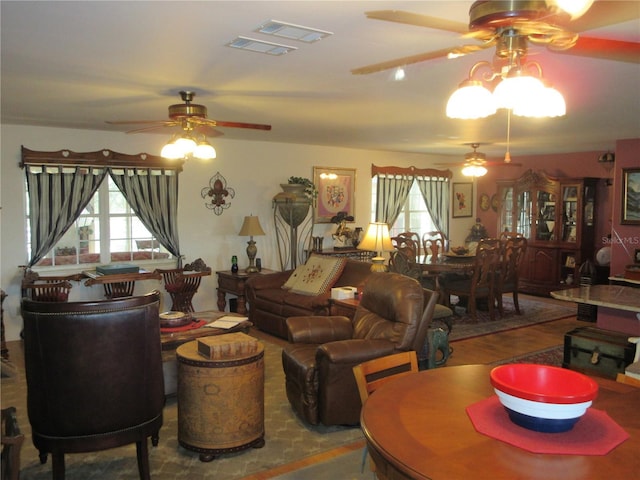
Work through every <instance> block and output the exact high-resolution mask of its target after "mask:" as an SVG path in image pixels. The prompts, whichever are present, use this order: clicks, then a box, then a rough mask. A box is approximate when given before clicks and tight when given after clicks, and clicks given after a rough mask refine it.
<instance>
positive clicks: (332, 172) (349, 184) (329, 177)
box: [313, 167, 356, 223]
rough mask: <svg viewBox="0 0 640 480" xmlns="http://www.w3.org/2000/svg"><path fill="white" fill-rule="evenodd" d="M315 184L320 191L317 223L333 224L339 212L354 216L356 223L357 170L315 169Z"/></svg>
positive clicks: (317, 205) (316, 214) (317, 203)
mask: <svg viewBox="0 0 640 480" xmlns="http://www.w3.org/2000/svg"><path fill="white" fill-rule="evenodd" d="M313 183H314V184H315V186H316V188H317V189H318V201H317V202H316V207H315V209H316V211H315V222H316V223H331V218H332V217H334V216H335V215H337V214H338V212H345V214H346V215H351V216H353V219H354V221H355V215H356V170H355V168H334V167H313Z"/></svg>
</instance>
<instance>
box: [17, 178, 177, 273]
mask: <svg viewBox="0 0 640 480" xmlns="http://www.w3.org/2000/svg"><path fill="white" fill-rule="evenodd" d="M27 205H29V202H27ZM27 208H28V207H27ZM28 215H29V213H27V217H28ZM29 228H30V227H29V222H28V221H27V229H29ZM30 238H31V235H30V231H28V232H27V239H28V241H30ZM28 250H29V256H30V257H31V244H29V245H28ZM170 257H171V255H170V254H169V253H168V252H167V250H166V249H164V248H163V247H162V246H161V245H160V242H158V240H157V239H156V238H154V236H153V235H152V234H151V233H150V232H149V230H147V228H145V226H144V225H143V224H142V222H141V221H140V219H139V218H138V217H137V216H136V215H135V213H134V212H133V210H132V209H131V206H130V205H129V203H128V202H127V201H126V199H125V197H124V195H123V194H122V192H121V191H120V190H119V189H118V187H117V186H116V184H115V183H114V181H113V180H112V178H111V177H110V176H107V177H106V178H105V181H104V182H102V185H101V186H100V187H99V189H98V191H97V192H96V193H95V195H94V196H93V198H92V199H91V201H90V202H89V204H88V205H87V206H86V208H85V209H84V210H83V211H82V213H81V214H80V216H79V217H78V218H77V219H76V221H75V222H74V225H73V226H72V227H71V228H69V229H68V230H67V231H66V233H65V234H64V236H63V237H62V238H61V239H60V240H59V241H58V242H57V243H56V245H55V246H54V247H53V248H52V249H51V251H49V253H48V254H47V255H46V256H45V257H44V258H42V259H41V260H40V261H39V262H38V263H36V265H35V266H36V267H42V266H62V265H66V266H68V265H86V264H104V263H111V262H113V263H117V262H132V261H136V262H140V261H153V260H166V259H168V258H170Z"/></svg>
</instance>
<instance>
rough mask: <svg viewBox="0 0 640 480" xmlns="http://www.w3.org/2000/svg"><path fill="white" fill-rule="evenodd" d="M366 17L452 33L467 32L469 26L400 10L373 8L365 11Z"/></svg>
mask: <svg viewBox="0 0 640 480" xmlns="http://www.w3.org/2000/svg"><path fill="white" fill-rule="evenodd" d="M365 15H366V16H367V18H373V19H375V20H385V21H387V22H396V23H405V24H407V25H415V26H416V27H426V28H434V29H437V30H446V31H447V32H454V33H460V34H462V33H467V31H468V30H469V26H468V25H467V24H466V23H462V22H455V21H452V20H445V19H444V18H436V17H431V16H429V15H421V14H419V13H411V12H404V11H402V10H374V11H371V12H365Z"/></svg>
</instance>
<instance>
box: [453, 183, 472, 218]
mask: <svg viewBox="0 0 640 480" xmlns="http://www.w3.org/2000/svg"><path fill="white" fill-rule="evenodd" d="M452 205H453V218H462V217H471V216H472V215H473V183H472V182H461V183H454V184H453V200H452Z"/></svg>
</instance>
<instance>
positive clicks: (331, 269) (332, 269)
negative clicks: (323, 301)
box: [291, 255, 347, 296]
mask: <svg viewBox="0 0 640 480" xmlns="http://www.w3.org/2000/svg"><path fill="white" fill-rule="evenodd" d="M346 263H347V259H346V258H341V257H329V256H325V255H311V257H309V260H307V263H306V264H305V270H304V271H303V272H302V274H301V275H299V276H298V277H297V278H296V281H295V283H294V284H293V286H292V287H291V291H292V292H293V293H299V294H301V295H312V296H315V295H320V294H321V293H325V292H328V291H329V290H330V289H331V287H333V285H334V284H335V283H336V281H337V280H338V278H340V275H342V271H343V270H344V266H345V265H346Z"/></svg>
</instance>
